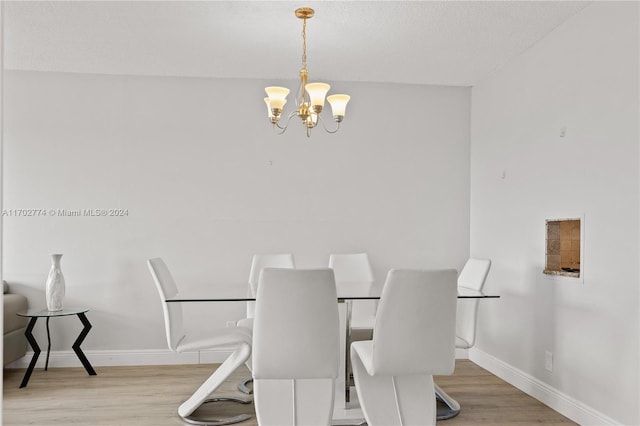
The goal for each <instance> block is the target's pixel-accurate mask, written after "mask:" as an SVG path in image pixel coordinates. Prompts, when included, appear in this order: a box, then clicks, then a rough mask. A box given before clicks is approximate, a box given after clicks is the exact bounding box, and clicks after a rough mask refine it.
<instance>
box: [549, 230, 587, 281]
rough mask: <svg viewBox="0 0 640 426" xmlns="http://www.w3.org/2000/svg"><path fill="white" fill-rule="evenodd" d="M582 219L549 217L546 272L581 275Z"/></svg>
mask: <svg viewBox="0 0 640 426" xmlns="http://www.w3.org/2000/svg"><path fill="white" fill-rule="evenodd" d="M580 227H581V220H580V219H548V220H547V235H546V262H545V267H544V273H545V274H548V275H561V276H565V277H575V278H579V277H580V264H581V257H580V255H581V253H580V251H581V249H580V240H581V229H580Z"/></svg>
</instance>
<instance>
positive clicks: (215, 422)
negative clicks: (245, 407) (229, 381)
mask: <svg viewBox="0 0 640 426" xmlns="http://www.w3.org/2000/svg"><path fill="white" fill-rule="evenodd" d="M218 401H232V402H238V403H240V404H251V402H252V401H251V399H245V398H232V397H216V398H210V399H206V400H204V401H203V404H206V403H209V402H218ZM178 415H179V414H178ZM180 418H181V419H182V420H184V421H185V422H186V423H189V424H192V425H198V426H222V425H230V424H234V423H239V422H244V421H245V420H249V419H250V418H251V416H250V415H248V414H239V415H237V416H233V417H225V418H216V419H205V418H200V417H196V416H186V417H183V416H180Z"/></svg>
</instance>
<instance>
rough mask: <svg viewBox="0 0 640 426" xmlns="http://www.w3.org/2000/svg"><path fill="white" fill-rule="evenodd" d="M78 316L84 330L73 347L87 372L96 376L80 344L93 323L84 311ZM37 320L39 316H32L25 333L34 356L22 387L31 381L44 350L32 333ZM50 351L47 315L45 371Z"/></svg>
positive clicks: (23, 379) (21, 384) (47, 366)
mask: <svg viewBox="0 0 640 426" xmlns="http://www.w3.org/2000/svg"><path fill="white" fill-rule="evenodd" d="M77 316H78V318H79V319H80V322H82V325H83V326H84V327H83V328H82V331H81V332H80V334H79V335H78V338H77V339H76V340H75V342H73V345H72V346H71V347H72V348H73V351H74V352H75V353H76V356H77V357H78V359H79V360H80V362H81V363H82V366H83V367H84V369H85V370H86V371H87V374H89V375H90V376H96V375H97V373H96V371H95V370H94V369H93V367H92V366H91V363H89V360H88V359H87V357H86V356H85V354H84V352H82V349H80V345H81V344H82V342H84V339H85V338H86V337H87V334H89V330H91V323H90V322H89V320H88V319H87V316H86V315H85V314H84V313H83V312H81V313H78V314H77ZM36 321H38V317H31V320H30V321H29V325H27V329H26V330H25V332H24V335H25V336H26V338H27V341H28V342H29V345H31V348H32V349H33V357H32V358H31V362H29V367H27V371H26V372H25V373H24V377H23V378H22V383H20V387H21V388H24V387H26V386H27V383H29V379H30V378H31V373H33V369H34V368H35V366H36V362H37V361H38V357H39V356H40V352H42V351H41V350H40V346H38V342H37V341H36V339H35V337H33V333H32V331H33V327H35V325H36ZM50 351H51V335H50V334H49V317H47V358H46V361H45V365H44V369H45V371H46V370H47V369H48V368H49V352H50Z"/></svg>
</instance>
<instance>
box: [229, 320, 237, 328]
mask: <svg viewBox="0 0 640 426" xmlns="http://www.w3.org/2000/svg"><path fill="white" fill-rule="evenodd" d="M235 326H236V322H235V321H227V327H235Z"/></svg>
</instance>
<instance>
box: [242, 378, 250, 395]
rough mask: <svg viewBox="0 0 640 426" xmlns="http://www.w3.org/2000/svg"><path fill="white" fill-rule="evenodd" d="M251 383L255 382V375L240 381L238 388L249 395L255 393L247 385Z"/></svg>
mask: <svg viewBox="0 0 640 426" xmlns="http://www.w3.org/2000/svg"><path fill="white" fill-rule="evenodd" d="M249 383H253V377H249V378H247V379H244V380H243V381H241V382H240V383H238V390H239V391H240V392H242V393H246V394H247V395H251V394H253V389H252V388H249V386H247V385H248V384H249Z"/></svg>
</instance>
